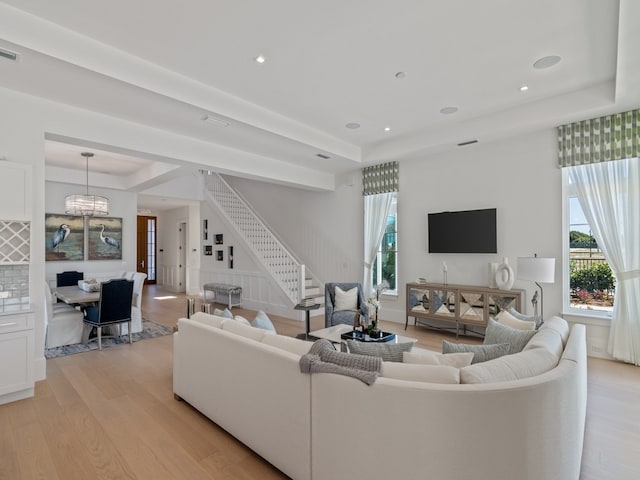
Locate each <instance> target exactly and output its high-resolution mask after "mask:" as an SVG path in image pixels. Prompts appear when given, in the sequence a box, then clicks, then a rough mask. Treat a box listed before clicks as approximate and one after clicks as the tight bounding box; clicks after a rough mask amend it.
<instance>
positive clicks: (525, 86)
mask: <svg viewBox="0 0 640 480" xmlns="http://www.w3.org/2000/svg"><path fill="white" fill-rule="evenodd" d="M527 90H529V85H522V86H521V87H520V91H521V92H526V91H527Z"/></svg>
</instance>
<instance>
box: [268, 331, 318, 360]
mask: <svg viewBox="0 0 640 480" xmlns="http://www.w3.org/2000/svg"><path fill="white" fill-rule="evenodd" d="M262 343H264V344H265V345H271V346H272V347H276V348H280V349H282V350H286V351H287V352H291V353H294V354H296V355H299V356H302V355H304V354H306V353H309V349H310V348H311V345H313V343H312V342H307V341H305V340H300V339H298V338H293V337H286V336H284V335H265V336H264V337H262Z"/></svg>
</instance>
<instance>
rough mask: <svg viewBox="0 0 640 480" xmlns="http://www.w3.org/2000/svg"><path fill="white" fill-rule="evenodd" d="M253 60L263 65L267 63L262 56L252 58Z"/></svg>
mask: <svg viewBox="0 0 640 480" xmlns="http://www.w3.org/2000/svg"><path fill="white" fill-rule="evenodd" d="M254 60H255V61H256V62H258V63H264V62H266V61H267V59H266V58H265V56H264V55H258V56H257V57H256V58H254Z"/></svg>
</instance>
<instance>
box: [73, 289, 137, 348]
mask: <svg viewBox="0 0 640 480" xmlns="http://www.w3.org/2000/svg"><path fill="white" fill-rule="evenodd" d="M132 298H133V280H126V279H124V278H120V279H114V280H109V281H108V282H103V283H101V284H100V300H99V301H98V305H97V306H95V307H88V308H87V309H86V310H85V317H84V323H85V325H86V326H87V327H95V328H96V330H97V337H96V338H97V339H98V348H99V349H100V350H102V329H103V328H104V327H107V326H111V325H113V326H116V325H117V326H118V333H120V328H119V327H120V324H122V323H126V324H127V326H128V330H127V331H128V333H129V343H132V338H131V301H132ZM89 330H90V328H89ZM85 336H86V338H85V342H88V341H89V338H88V337H89V333H88V332H85ZM109 336H110V337H115V334H111V335H109Z"/></svg>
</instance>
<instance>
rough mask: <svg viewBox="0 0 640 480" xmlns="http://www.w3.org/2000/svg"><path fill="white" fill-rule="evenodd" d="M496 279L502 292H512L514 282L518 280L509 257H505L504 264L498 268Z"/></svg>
mask: <svg viewBox="0 0 640 480" xmlns="http://www.w3.org/2000/svg"><path fill="white" fill-rule="evenodd" d="M495 279H496V286H497V287H498V288H499V289H500V290H511V287H513V282H515V280H516V279H515V276H514V274H513V268H511V265H509V259H508V258H507V257H504V258H503V259H502V263H501V264H500V265H498V267H497V268H496V274H495Z"/></svg>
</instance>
